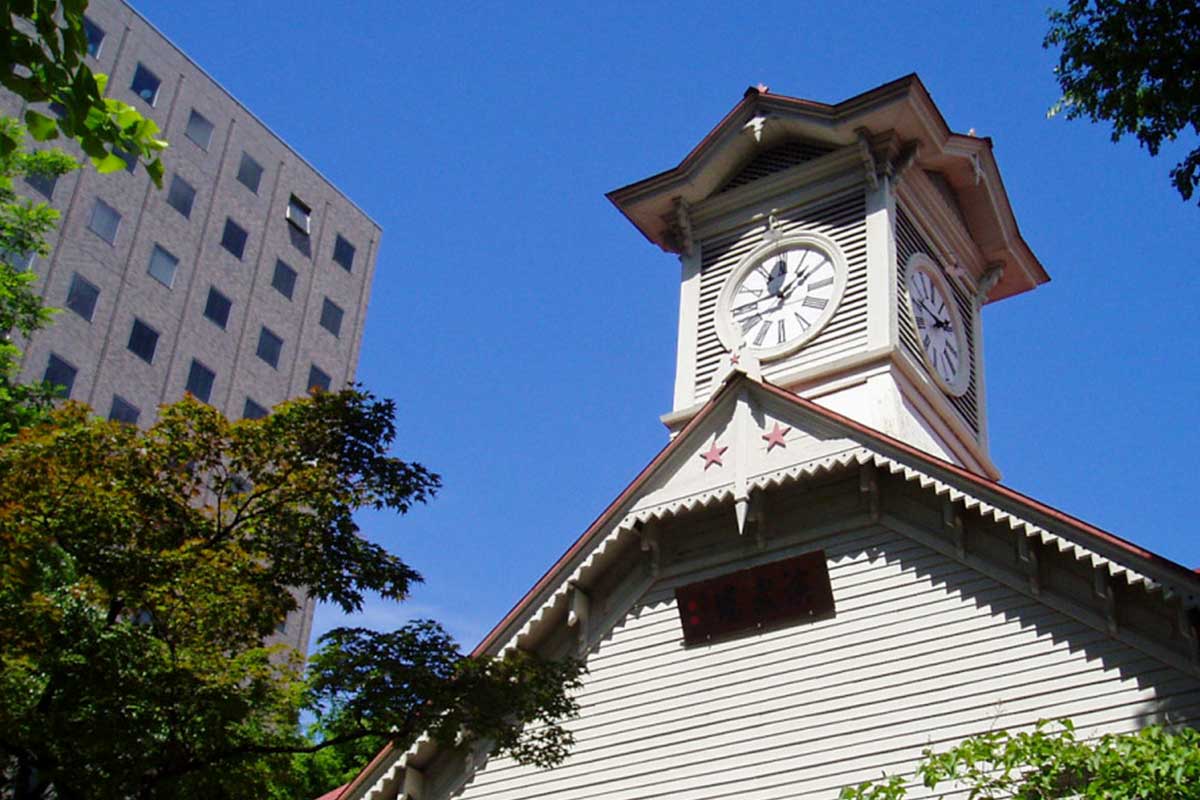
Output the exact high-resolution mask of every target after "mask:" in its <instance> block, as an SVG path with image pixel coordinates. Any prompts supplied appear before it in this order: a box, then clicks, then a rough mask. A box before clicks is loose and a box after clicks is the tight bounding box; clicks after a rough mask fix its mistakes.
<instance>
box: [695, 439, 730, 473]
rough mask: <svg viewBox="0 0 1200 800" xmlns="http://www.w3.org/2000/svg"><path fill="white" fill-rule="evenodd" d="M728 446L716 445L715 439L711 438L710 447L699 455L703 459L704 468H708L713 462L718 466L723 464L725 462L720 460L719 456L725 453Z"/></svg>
mask: <svg viewBox="0 0 1200 800" xmlns="http://www.w3.org/2000/svg"><path fill="white" fill-rule="evenodd" d="M728 449H729V448H728V447H717V440H716V439H713V443H712V447H710V448H708V451H707V452H704V453H701V454H700V457H701V458H703V459H704V468H705V469H708V468H709V467H711V466H712V465H713V464H716V465H717V466H718V467H723V466H725V462H724V461H722V460H721V456H723V455H725V451H726V450H728Z"/></svg>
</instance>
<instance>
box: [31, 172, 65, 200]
mask: <svg viewBox="0 0 1200 800" xmlns="http://www.w3.org/2000/svg"><path fill="white" fill-rule="evenodd" d="M25 182H26V183H28V184H29V185H30V186H32V187H33V188H34V189H35V190H36V191H37V192H38V194H40V195H42V197H45V198H46V199H47V200H53V199H54V187H55V186H56V185H57V184H58V176H57V175H46V174H45V173H42V172H31V173H29V174H28V175H26V176H25Z"/></svg>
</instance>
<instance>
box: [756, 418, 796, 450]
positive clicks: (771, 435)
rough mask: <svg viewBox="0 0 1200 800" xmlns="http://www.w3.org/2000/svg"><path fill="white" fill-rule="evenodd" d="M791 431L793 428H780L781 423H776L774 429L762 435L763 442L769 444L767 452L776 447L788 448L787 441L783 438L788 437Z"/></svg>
mask: <svg viewBox="0 0 1200 800" xmlns="http://www.w3.org/2000/svg"><path fill="white" fill-rule="evenodd" d="M791 430H792V429H791V428H781V427H779V423H778V422H776V423H775V427H774V428H772V429H771V430H769V431H767V432H766V433H764V434H763V435H762V438H763V440H764V441H765V442H766V443H767V452H768V453H769V452H771V450H773V449H774V448H775V445H779V446H780V447H787V441H785V440H784V438H783V437H785V436H787V435H788V433H789V432H790V431H791Z"/></svg>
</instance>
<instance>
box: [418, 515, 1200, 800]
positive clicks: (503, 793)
mask: <svg viewBox="0 0 1200 800" xmlns="http://www.w3.org/2000/svg"><path fill="white" fill-rule="evenodd" d="M677 540H678V543H679V546H678V547H676V548H675V552H676V553H679V554H683V553H686V554H689V556H688V557H689V558H690V559H691V563H692V564H693V565H694V566H695V568H694V569H693V568H689V565H688V564H687V563H683V564H680V563H676V564H670V563H667V564H665V566H664V576H663V577H662V578H660V579H659V580H657V582H655V583H654V584H653V585H652V586H651V588H650V590H649V591H647V592H646V593H644V594H643V595H642V596H641V597H640V598H639V599H638V600H637V601H636V603H635V604H634V605H633V607H632V608H631V609H630V610H629V611H628V613H627V614H625V616H624V617H623V619H621V621H620V623H619V624H618V625H617V626H616V627H615V628H613V629H612V630H611V631H609V632H608V633H607V634H606V635H605V636H604V637H603V638H602V639H601V640H600V641H599V642H597V643H596V644H595V645H594V647H593V648H592V651H591V653H590V655H589V657H588V668H589V675H588V676H587V678H586V681H585V685H584V688H583V690H582V691H581V693H580V694H579V700H580V703H581V706H582V709H583V713H582V715H581V717H580V718H579V719H577V720H576V721H575V722H573V723H572V725H571V727H572V729H573V730H574V731H575V734H576V737H577V744H576V746H575V748H574V751H573V752H572V754H571V756H570V757H569V759H568V760H567V762H566V763H564V764H563V765H560V766H559V767H556V768H554V769H551V770H539V769H536V768H532V767H522V766H519V765H516V764H514V763H513V762H511V761H510V760H508V759H506V758H494V759H492V760H491V761H490V762H488V763H486V764H485V765H483V766H482V767H481V768H480V769H479V770H478V771H477V772H476V774H475V775H474V777H473V779H472V780H471V781H470V782H469V783H467V785H466V786H465V787H464V788H463V789H462V790H461V792H458V794H459V795H460V796H462V797H464V798H472V799H474V798H488V800H515V799H516V798H524V799H528V798H543V797H544V798H551V797H552V798H554V799H555V800H572V799H573V798H594V797H599V796H603V797H604V798H605V800H635V798H661V797H670V798H672V800H707V799H708V798H713V799H714V800H715V799H716V798H728V797H731V796H736V797H738V798H740V799H742V800H768V799H769V798H795V797H798V796H803V797H806V798H826V797H827V798H834V797H836V796H837V794H838V791H839V789H840V788H841V787H842V786H844V785H846V784H848V783H853V782H858V781H861V780H864V779H868V778H875V777H878V776H879V774H880V771H881V770H888V771H890V772H908V771H911V769H912V767H913V766H914V764H915V762H916V761H917V759H918V758H919V756H920V753H921V751H922V749H923V748H925V747H927V746H933V747H939V746H946V745H949V744H952V743H954V742H957V741H959V740H961V739H962V738H964V737H966V736H970V735H972V734H976V733H980V732H983V731H987V730H990V729H995V728H1007V729H1013V728H1017V727H1024V726H1029V725H1031V724H1033V723H1034V722H1035V721H1036V720H1038V719H1041V718H1060V717H1070V718H1072V719H1073V720H1075V722H1076V723H1077V725H1078V726H1079V727H1080V728H1081V729H1083V731H1084V732H1096V731H1101V730H1105V731H1108V730H1112V731H1124V730H1131V729H1134V728H1136V727H1139V726H1141V725H1144V724H1146V723H1147V722H1150V721H1158V720H1162V719H1164V718H1165V717H1168V716H1169V718H1170V719H1171V720H1176V721H1186V720H1189V719H1192V720H1194V719H1196V718H1197V715H1200V681H1197V679H1195V678H1193V677H1190V676H1188V675H1186V674H1184V673H1182V672H1181V671H1179V670H1176V669H1174V668H1171V667H1168V666H1165V665H1164V664H1162V663H1161V662H1158V661H1156V660H1154V659H1152V658H1150V657H1148V656H1145V655H1143V654H1141V653H1140V652H1139V651H1137V650H1134V649H1132V648H1130V647H1129V646H1127V645H1125V644H1123V643H1121V642H1118V641H1116V640H1114V639H1112V638H1110V637H1108V636H1107V635H1106V634H1105V633H1104V632H1102V631H1098V630H1096V629H1094V628H1092V627H1089V626H1086V625H1084V624H1082V623H1079V622H1077V621H1075V620H1073V619H1071V618H1068V617H1066V616H1065V615H1063V614H1060V613H1058V612H1056V611H1053V610H1052V609H1049V608H1047V607H1045V606H1044V605H1042V604H1041V603H1039V602H1038V601H1037V600H1036V599H1034V598H1032V597H1030V596H1028V595H1026V594H1023V593H1020V592H1018V591H1016V590H1014V589H1011V588H1009V587H1006V586H1004V585H1002V584H1001V583H999V582H997V581H995V580H992V579H991V578H989V577H986V576H984V575H983V574H980V573H978V572H975V571H973V570H971V569H970V568H968V567H965V566H963V565H962V564H960V563H958V562H957V561H955V560H953V559H951V558H949V557H947V556H944V555H941V554H939V553H937V552H935V551H934V550H932V549H929V548H927V547H925V546H923V545H921V544H918V543H916V542H915V541H913V540H912V539H910V538H908V537H907V536H904V535H902V534H900V533H897V532H895V531H893V530H891V529H890V528H888V527H887V526H886V525H882V524H864V525H862V526H860V527H857V528H854V529H847V530H842V531H838V532H836V533H831V532H829V531H828V529H827V528H826V529H825V530H824V531H823V532H821V531H815V532H814V535H813V536H811V537H809V536H806V535H805V534H804V533H803V532H797V531H794V530H793V531H786V530H785V531H783V533H782V535H780V536H779V537H777V538H776V539H775V540H774V541H775V542H776V543H777V544H783V543H786V546H776V547H775V548H773V549H769V550H768V551H767V552H758V553H756V554H755V555H754V556H753V557H752V558H750V559H749V560H747V559H746V557H745V554H746V553H747V552H748V551H747V545H746V542H745V540H739V539H738V538H737V536H736V534H733V533H732V532H731V531H729V529H728V526H723V525H709V526H707V527H701V528H697V529H696V530H695V535H694V536H679V535H678V533H677ZM814 549H823V550H824V551H825V552H826V556H827V559H828V564H829V570H830V578H831V581H832V585H833V591H834V597H835V602H836V606H837V610H836V614H835V615H834V616H833V617H831V618H827V619H822V620H818V621H815V622H811V623H807V624H799V625H794V626H791V627H786V628H782V629H778V630H773V631H768V632H762V633H756V634H751V635H746V636H742V637H739V638H733V639H729V640H726V641H722V642H718V643H714V644H708V645H704V646H699V647H691V648H685V647H684V646H683V644H682V638H681V634H680V626H679V617H678V612H677V610H676V607H675V603H674V594H673V590H674V587H675V586H677V585H680V584H683V583H688V582H691V581H694V580H698V579H702V578H706V577H711V576H715V575H718V574H722V573H723V572H727V571H731V570H733V569H737V568H742V567H744V566H746V565H747V563H760V562H762V561H769V560H774V559H776V558H783V557H786V556H789V555H794V554H798V553H802V552H807V551H811V550H814ZM722 550H724V552H726V553H727V554H728V555H729V556H730V557H731V558H733V557H737V559H738V560H736V561H733V560H730V561H727V562H726V563H724V564H720V563H716V562H718V561H720V552H721V551H722ZM456 783H458V781H457V780H455V779H454V778H453V776H451V775H447V774H445V773H443V775H442V776H440V780H437V781H436V782H435V783H434V785H431V786H430V788H431V789H433V791H432V792H431V793H430V794H429V796H430V797H444V796H447V795H448V794H450V793H451V791H452V790H453V789H454V788H455V784H456ZM923 793H924V790H923V789H915V790H914V792H913V794H912V796H921V795H922V794H923Z"/></svg>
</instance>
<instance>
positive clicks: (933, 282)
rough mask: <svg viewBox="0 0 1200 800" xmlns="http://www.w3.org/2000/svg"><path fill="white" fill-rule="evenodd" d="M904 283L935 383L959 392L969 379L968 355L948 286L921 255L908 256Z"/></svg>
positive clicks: (958, 393) (965, 340) (947, 389)
mask: <svg viewBox="0 0 1200 800" xmlns="http://www.w3.org/2000/svg"><path fill="white" fill-rule="evenodd" d="M906 282H907V284H908V301H909V303H910V305H911V306H912V315H913V319H914V321H915V322H916V324H917V336H918V337H919V338H920V340H921V349H922V351H923V352H924V354H925V360H926V361H927V362H928V363H929V366H930V367H932V368H933V369H932V377H933V379H934V382H935V383H937V384H938V385H939V386H941V388H942V389H943V390H945V391H946V392H949V393H950V394H953V395H961V394H962V393H963V392H965V391H966V390H967V383H968V381H969V378H970V371H971V370H970V367H971V354H970V352H968V346H967V337H966V332H965V331H964V329H963V324H962V319H961V318H960V316H959V314H958V310H957V309H956V308H955V306H954V304H953V300H952V298H951V294H950V289H949V287H948V286H947V285H946V283H945V280H944V279H943V278H942V277H941V275H940V274H939V272H938V270H937V266H936V265H935V264H934V263H933V262H932V260H930V259H929V258H928V257H922V256H921V255H920V254H917V255H916V256H914V257H913V258H912V259H910V261H909V264H908V268H907V275H906Z"/></svg>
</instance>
